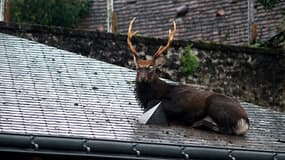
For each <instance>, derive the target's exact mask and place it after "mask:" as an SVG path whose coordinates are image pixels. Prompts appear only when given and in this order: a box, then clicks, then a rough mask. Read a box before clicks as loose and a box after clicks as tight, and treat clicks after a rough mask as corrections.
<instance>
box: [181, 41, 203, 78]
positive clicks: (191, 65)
mask: <svg viewBox="0 0 285 160" xmlns="http://www.w3.org/2000/svg"><path fill="white" fill-rule="evenodd" d="M181 61H182V66H183V72H184V73H186V74H187V75H191V74H193V73H194V72H195V71H196V70H197V68H198V67H199V58H198V57H197V56H196V55H194V54H193V51H192V44H190V45H188V46H187V47H186V48H185V53H184V55H183V56H182V59H181Z"/></svg>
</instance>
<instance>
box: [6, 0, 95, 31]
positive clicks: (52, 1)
mask: <svg viewBox="0 0 285 160" xmlns="http://www.w3.org/2000/svg"><path fill="white" fill-rule="evenodd" d="M90 5H91V1H90V0H11V1H10V6H11V9H10V21H12V22H17V23H36V24H41V25H49V26H63V27H76V25H77V24H78V22H79V19H80V17H81V16H82V15H84V14H86V13H87V12H88V10H89V8H90Z"/></svg>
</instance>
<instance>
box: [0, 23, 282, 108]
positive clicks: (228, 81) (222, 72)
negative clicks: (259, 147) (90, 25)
mask: <svg viewBox="0 0 285 160" xmlns="http://www.w3.org/2000/svg"><path fill="white" fill-rule="evenodd" d="M0 30H1V32H3V33H8V34H11V35H17V36H20V37H24V38H28V39H31V40H35V41H38V42H41V43H45V44H48V45H51V46H55V47H58V48H61V49H65V50H69V51H73V52H76V53H79V54H82V55H84V56H88V57H92V58H96V59H98V60H102V61H106V62H109V63H113V64H117V65H120V66H124V67H128V68H132V69H134V65H133V62H132V56H131V55H130V52H129V49H128V48H127V43H126V36H125V35H119V34H111V33H104V32H87V31H79V30H68V29H62V28H47V27H43V26H36V25H17V24H5V23H0ZM165 43H166V40H165V39H155V38H147V37H135V38H134V44H135V45H136V47H137V50H138V51H140V56H141V57H146V58H147V57H150V56H149V55H152V54H153V53H154V52H155V51H156V49H157V48H158V47H159V46H160V45H163V44H165ZM190 43H192V44H193V52H194V53H195V54H197V56H198V57H199V58H200V66H199V68H198V71H197V72H196V73H195V74H194V75H192V76H187V75H185V74H184V73H183V72H182V67H181V62H180V58H181V56H182V55H183V54H184V48H185V46H187V45H188V44H190ZM164 57H165V63H164V64H163V65H162V66H161V67H160V72H159V74H160V76H161V77H164V78H169V79H172V80H175V81H180V82H182V83H191V84H198V85H201V86H203V88H204V89H206V90H213V91H216V92H219V93H223V94H226V95H229V96H234V97H237V98H239V99H240V100H242V101H247V102H252V103H255V104H258V105H262V106H265V107H271V108H274V109H278V110H282V111H284V110H285V87H284V86H285V51H284V50H273V49H254V48H247V47H235V46H226V45H216V44H208V43H200V42H199V43H197V42H190V41H174V43H173V45H172V48H170V49H169V50H168V53H167V54H165V56H164Z"/></svg>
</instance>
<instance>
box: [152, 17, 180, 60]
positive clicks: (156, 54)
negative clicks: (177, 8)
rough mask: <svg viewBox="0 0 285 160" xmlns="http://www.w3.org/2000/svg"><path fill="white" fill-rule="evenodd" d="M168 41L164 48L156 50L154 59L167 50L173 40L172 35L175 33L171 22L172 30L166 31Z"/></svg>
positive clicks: (174, 26)
mask: <svg viewBox="0 0 285 160" xmlns="http://www.w3.org/2000/svg"><path fill="white" fill-rule="evenodd" d="M168 32H169V33H168V41H167V44H166V46H164V47H163V46H160V47H159V48H158V50H157V51H156V52H155V54H154V56H153V57H154V58H157V57H159V56H160V55H161V54H162V53H163V52H164V51H165V50H167V49H168V48H169V47H170V44H171V43H172V41H173V39H174V35H175V32H176V23H175V21H173V30H171V29H169V31H168Z"/></svg>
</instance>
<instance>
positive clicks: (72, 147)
mask: <svg viewBox="0 0 285 160" xmlns="http://www.w3.org/2000/svg"><path fill="white" fill-rule="evenodd" d="M0 153H6V154H7V153H8V154H9V153H11V154H15V153H18V154H28V155H29V154H32V155H34V154H37V155H43V156H73V157H83V158H84V157H85V158H109V159H153V160H156V159H157V160H158V159H203V160H204V159H205V160H206V159H227V160H228V159H232V160H235V159H238V160H256V159H258V160H284V159H285V151H284V152H283V151H282V152H273V151H263V150H261V151H260V150H245V149H234V148H215V147H202V146H192V145H173V144H158V143H144V142H128V141H118V140H103V139H84V138H71V137H52V136H40V135H16V134H0Z"/></svg>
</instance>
